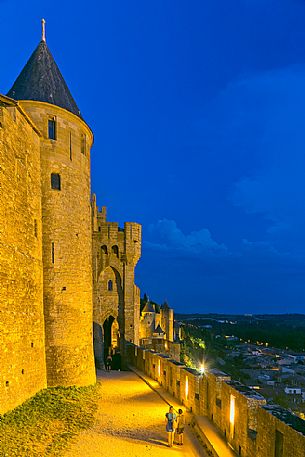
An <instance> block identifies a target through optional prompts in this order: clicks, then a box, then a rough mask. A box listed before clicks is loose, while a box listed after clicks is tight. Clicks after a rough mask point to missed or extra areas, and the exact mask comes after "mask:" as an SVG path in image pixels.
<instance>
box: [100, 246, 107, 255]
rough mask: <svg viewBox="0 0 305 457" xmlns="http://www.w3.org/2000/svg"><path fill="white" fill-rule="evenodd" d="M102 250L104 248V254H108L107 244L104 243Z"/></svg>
mask: <svg viewBox="0 0 305 457" xmlns="http://www.w3.org/2000/svg"><path fill="white" fill-rule="evenodd" d="M101 250H102V253H103V254H108V251H107V246H106V245H105V244H103V246H102V247H101Z"/></svg>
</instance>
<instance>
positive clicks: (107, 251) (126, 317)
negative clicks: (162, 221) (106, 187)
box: [92, 196, 141, 350]
mask: <svg viewBox="0 0 305 457" xmlns="http://www.w3.org/2000/svg"><path fill="white" fill-rule="evenodd" d="M92 215H93V221H92V227H93V317H94V322H95V323H97V324H98V325H99V326H100V327H101V331H102V325H103V323H104V321H105V319H107V318H108V317H109V316H112V317H114V318H115V319H117V320H118V324H119V332H120V342H121V349H122V350H123V349H124V341H128V342H132V343H135V344H138V342H139V322H140V290H139V288H138V287H137V286H135V284H134V275H135V274H134V270H135V266H136V264H137V262H138V261H139V259H140V256H141V225H139V224H137V223H133V222H126V223H125V224H124V229H121V228H119V226H118V224H117V223H115V222H108V221H107V220H106V208H105V207H103V208H102V210H101V211H99V210H98V208H97V206H96V201H95V196H93V199H92ZM109 281H111V283H109Z"/></svg>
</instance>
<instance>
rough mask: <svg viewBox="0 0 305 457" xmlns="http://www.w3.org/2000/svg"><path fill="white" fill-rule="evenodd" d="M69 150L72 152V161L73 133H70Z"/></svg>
mask: <svg viewBox="0 0 305 457" xmlns="http://www.w3.org/2000/svg"><path fill="white" fill-rule="evenodd" d="M69 150H70V160H72V132H70V138H69Z"/></svg>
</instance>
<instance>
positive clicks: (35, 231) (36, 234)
mask: <svg viewBox="0 0 305 457" xmlns="http://www.w3.org/2000/svg"><path fill="white" fill-rule="evenodd" d="M34 236H35V238H37V237H38V226H37V219H34Z"/></svg>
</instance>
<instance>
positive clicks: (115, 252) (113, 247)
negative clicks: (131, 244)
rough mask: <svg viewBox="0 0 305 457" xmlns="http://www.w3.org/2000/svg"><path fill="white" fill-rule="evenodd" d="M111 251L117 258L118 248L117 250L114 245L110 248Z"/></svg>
mask: <svg viewBox="0 0 305 457" xmlns="http://www.w3.org/2000/svg"><path fill="white" fill-rule="evenodd" d="M111 250H112V252H113V254H115V255H116V256H117V257H119V248H118V246H116V245H114V246H112V248H111Z"/></svg>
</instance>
